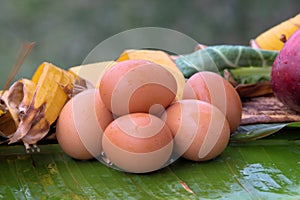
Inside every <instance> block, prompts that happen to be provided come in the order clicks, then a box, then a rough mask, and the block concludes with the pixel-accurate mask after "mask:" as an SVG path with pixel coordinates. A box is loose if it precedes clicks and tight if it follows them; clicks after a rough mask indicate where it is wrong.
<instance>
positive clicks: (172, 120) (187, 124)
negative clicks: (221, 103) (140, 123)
mask: <svg viewBox="0 0 300 200" xmlns="http://www.w3.org/2000/svg"><path fill="white" fill-rule="evenodd" d="M162 118H163V120H165V121H166V123H167V125H168V127H169V128H170V129H171V131H172V134H173V137H174V151H175V152H176V154H177V155H178V156H181V155H182V157H184V158H186V159H189V160H193V161H206V160H210V159H213V158H215V157H216V156H218V155H220V154H221V153H222V152H223V150H224V149H225V148H226V146H227V144H228V141H229V136H230V128H229V124H228V121H227V119H226V117H225V115H224V114H223V113H222V112H221V111H220V110H219V109H218V108H217V107H216V106H213V105H212V104H209V103H207V102H204V101H200V100H195V99H187V100H181V101H178V102H176V103H174V104H172V105H171V106H170V107H169V108H168V109H167V110H166V112H165V114H164V115H163V116H162Z"/></svg>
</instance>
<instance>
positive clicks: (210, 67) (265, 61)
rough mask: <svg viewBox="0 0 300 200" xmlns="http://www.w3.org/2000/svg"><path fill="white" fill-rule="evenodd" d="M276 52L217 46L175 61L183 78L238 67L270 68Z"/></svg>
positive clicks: (236, 46) (183, 56)
mask: <svg viewBox="0 0 300 200" xmlns="http://www.w3.org/2000/svg"><path fill="white" fill-rule="evenodd" d="M277 54H278V51H268V50H260V49H253V48H251V47H247V46H239V45H219V46H210V47H207V48H204V49H200V50H198V51H195V52H193V53H191V54H187V55H182V56H179V57H178V58H177V59H175V63H176V65H177V66H178V67H179V69H180V70H181V72H182V73H183V75H184V76H185V78H189V77H190V76H192V75H193V74H194V73H196V72H199V71H213V72H222V71H223V70H224V69H235V68H239V67H249V66H253V67H267V66H272V64H273V62H274V60H275V58H276V56H277Z"/></svg>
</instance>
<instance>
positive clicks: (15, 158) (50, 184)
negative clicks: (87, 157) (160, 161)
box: [0, 129, 300, 200]
mask: <svg viewBox="0 0 300 200" xmlns="http://www.w3.org/2000/svg"><path fill="white" fill-rule="evenodd" d="M295 130H296V129H295ZM295 130H294V131H295ZM290 135H293V136H294V135H295V133H294V132H293V130H285V131H284V132H282V131H279V132H277V133H276V134H273V135H271V136H269V137H266V138H264V139H261V140H256V141H250V142H238V143H237V142H231V143H230V144H229V146H228V147H227V148H226V150H225V151H224V152H223V153H222V154H221V155H220V156H219V157H217V158H216V159H214V160H212V161H209V162H202V163H196V162H191V161H187V160H184V159H179V160H177V161H176V162H174V163H173V164H171V165H170V166H168V167H166V168H164V169H161V170H159V171H157V172H153V173H148V174H130V173H124V172H120V171H117V170H114V169H111V168H109V167H107V166H105V165H103V164H102V163H100V162H98V161H96V160H93V161H79V160H74V159H72V158H70V157H69V156H67V155H66V154H65V153H64V152H63V151H62V149H61V148H60V146H59V145H58V144H55V143H54V144H42V145H40V149H41V152H40V153H31V154H26V153H25V150H24V147H23V146H22V145H16V146H7V145H3V146H0V170H1V173H0V199H72V200H76V199H299V198H300V170H299V165H300V141H299V140H297V139H295V138H293V137H291V136H290Z"/></svg>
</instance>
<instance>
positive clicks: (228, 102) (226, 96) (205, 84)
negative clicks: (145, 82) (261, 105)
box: [182, 71, 242, 132]
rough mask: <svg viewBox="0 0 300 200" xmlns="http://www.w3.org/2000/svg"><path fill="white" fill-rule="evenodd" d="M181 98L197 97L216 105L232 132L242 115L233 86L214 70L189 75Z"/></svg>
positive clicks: (240, 105)
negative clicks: (224, 116)
mask: <svg viewBox="0 0 300 200" xmlns="http://www.w3.org/2000/svg"><path fill="white" fill-rule="evenodd" d="M182 99H198V100H202V101H206V102H208V103H211V104H213V105H215V106H217V107H218V108H219V109H220V110H221V111H222V112H223V113H224V114H225V115H226V117H227V119H228V122H229V125H230V131H231V132H234V131H235V130H236V129H237V127H238V126H239V124H240V121H241V117H242V102H241V99H240V97H239V95H238V93H237V92H236V90H235V89H234V87H233V86H232V85H231V84H230V83H229V82H228V81H226V80H225V79H224V78H223V77H222V76H220V75H218V74H216V73H214V72H207V71H203V72H198V73H196V74H194V75H193V76H191V77H190V78H189V79H188V81H187V82H186V85H185V87H184V90H183V97H182Z"/></svg>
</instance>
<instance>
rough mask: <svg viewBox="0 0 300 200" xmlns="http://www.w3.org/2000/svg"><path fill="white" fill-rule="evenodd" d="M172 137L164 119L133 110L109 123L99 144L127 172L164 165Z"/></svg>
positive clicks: (149, 169) (169, 150)
mask: <svg viewBox="0 0 300 200" xmlns="http://www.w3.org/2000/svg"><path fill="white" fill-rule="evenodd" d="M172 139H173V138H172V133H171V131H170V129H169V128H168V126H167V125H166V124H165V123H164V121H162V120H161V119H159V118H158V117H156V116H154V115H151V114H147V113H133V114H128V115H123V116H121V117H119V118H117V119H115V120H114V121H113V122H112V123H111V124H109V126H108V127H107V128H106V129H105V132H104V135H103V138H102V146H103V151H104V153H105V156H106V157H107V158H108V160H110V161H111V162H112V163H113V164H114V165H115V166H117V167H119V168H120V169H122V170H124V171H127V172H132V173H146V172H151V171H155V170H158V169H160V168H162V167H164V165H165V164H166V163H167V161H168V160H169V158H170V156H171V154H172V150H173V141H172Z"/></svg>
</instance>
